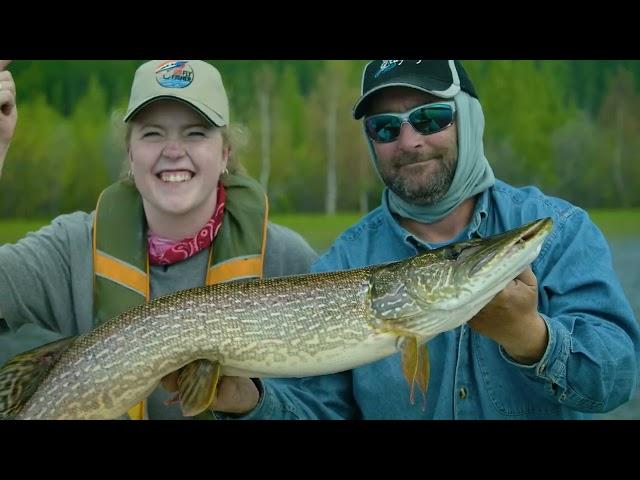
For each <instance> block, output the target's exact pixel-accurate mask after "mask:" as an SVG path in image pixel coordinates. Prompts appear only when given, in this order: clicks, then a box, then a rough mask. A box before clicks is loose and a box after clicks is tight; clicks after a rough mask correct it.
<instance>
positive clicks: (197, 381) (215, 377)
mask: <svg viewBox="0 0 640 480" xmlns="http://www.w3.org/2000/svg"><path fill="white" fill-rule="evenodd" d="M219 380H220V364H219V363H218V362H212V361H210V360H203V359H200V360H195V361H193V362H191V363H188V364H187V365H185V366H184V367H182V369H181V370H180V375H178V398H179V399H180V406H181V408H182V414H183V415H184V416H185V417H195V416H196V415H198V414H199V413H202V412H203V411H205V410H206V409H207V408H208V407H209V406H210V405H211V404H212V403H213V400H214V399H215V398H216V390H217V387H218V381H219Z"/></svg>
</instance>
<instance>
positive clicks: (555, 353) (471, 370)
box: [244, 181, 640, 419]
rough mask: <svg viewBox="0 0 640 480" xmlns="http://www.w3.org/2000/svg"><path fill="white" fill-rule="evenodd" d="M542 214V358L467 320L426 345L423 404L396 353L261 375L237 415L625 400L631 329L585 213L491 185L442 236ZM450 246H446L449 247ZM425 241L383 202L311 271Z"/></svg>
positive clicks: (602, 407)
mask: <svg viewBox="0 0 640 480" xmlns="http://www.w3.org/2000/svg"><path fill="white" fill-rule="evenodd" d="M543 217H551V218H552V219H553V222H554V224H553V229H552V232H551V233H550V234H549V236H548V237H547V239H546V240H545V243H544V245H543V247H542V250H541V252H540V255H539V256H538V258H537V259H536V260H535V261H534V263H533V265H532V268H533V272H534V273H535V275H536V278H537V280H538V311H539V313H540V315H541V317H543V319H544V320H545V322H546V324H547V329H548V333H549V341H548V345H547V348H546V351H545V352H544V354H543V356H542V358H541V360H540V361H539V362H538V363H536V364H534V365H521V364H518V363H517V362H515V361H514V360H513V359H511V358H510V357H509V356H508V355H507V354H506V352H505V351H504V350H503V349H502V348H501V347H500V346H499V345H498V344H497V343H495V342H494V341H493V340H491V339H489V338H487V337H484V336H482V335H480V334H478V333H476V332H474V331H473V330H471V329H470V328H469V327H468V326H467V325H463V326H462V327H459V328H457V329H455V330H452V331H449V332H445V333H443V334H440V335H438V336H437V337H435V338H433V339H432V340H430V341H429V342H428V350H429V358H430V362H431V363H430V365H431V368H430V371H431V376H430V380H429V388H428V391H427V397H426V403H425V402H424V400H423V399H422V398H421V395H420V393H419V392H416V401H415V404H413V405H412V404H411V402H410V400H409V387H408V385H407V382H406V381H405V379H404V376H403V374H402V369H401V364H400V356H399V354H395V355H393V356H391V357H387V358H385V359H383V360H380V361H378V362H375V363H372V364H369V365H366V366H363V367H360V368H356V369H354V370H352V371H347V372H342V373H338V374H334V375H326V376H319V377H309V378H303V379H286V380H275V379H272V380H264V381H263V383H262V395H261V400H260V402H259V403H258V406H257V407H256V409H254V410H253V411H252V412H251V413H250V414H248V415H247V416H245V417H244V418H256V419H258V418H263V419H267V418H272V419H286V418H291V419H296V418H298V419H305V418H364V419H579V418H588V417H589V413H591V412H606V411H610V410H612V409H614V408H616V407H617V406H619V405H621V404H622V403H624V402H626V401H628V400H629V399H630V398H631V397H632V396H633V395H634V393H635V390H636V388H637V385H638V379H639V368H638V367H639V364H640V329H639V327H638V323H637V322H636V319H635V318H634V314H633V311H632V309H631V307H630V305H629V303H628V301H627V299H626V298H625V297H624V294H623V291H622V288H621V286H620V284H619V281H618V279H617V277H616V275H615V273H614V271H613V267H612V262H611V255H610V251H609V247H608V244H607V242H606V240H605V239H604V237H603V235H602V233H601V232H600V231H599V230H598V228H597V227H596V226H595V225H594V224H593V223H592V222H591V220H590V219H589V217H588V215H587V213H586V212H585V211H584V210H582V209H580V208H577V207H575V206H573V205H571V204H569V203H568V202H566V201H563V200H560V199H557V198H553V197H549V196H545V195H544V194H542V192H540V190H538V189H537V188H533V187H526V188H514V187H512V186H509V185H507V184H505V183H504V182H501V181H497V182H496V184H495V186H494V187H491V188H490V189H489V190H487V191H485V192H483V193H482V194H480V195H479V196H478V197H477V201H476V206H475V209H474V213H473V216H472V219H471V222H470V223H469V225H468V226H467V228H466V229H465V230H464V231H463V232H462V234H461V235H460V236H459V237H458V238H456V239H453V240H452V241H459V240H462V239H466V238H478V237H480V238H484V237H487V236H491V235H495V234H499V233H502V232H505V231H507V230H509V229H512V228H516V227H519V226H521V225H523V224H525V223H528V222H530V221H533V220H536V219H539V218H543ZM448 243H449V242H448ZM437 246H440V245H429V244H425V243H424V242H422V241H420V240H419V239H417V238H416V237H415V236H413V235H412V234H411V233H409V232H408V231H406V230H405V229H404V228H402V227H401V226H400V225H399V224H398V222H397V221H396V220H395V219H394V217H393V216H392V214H391V213H390V211H389V209H388V207H387V204H386V202H385V199H384V198H383V202H382V205H381V206H380V207H379V208H377V209H376V210H374V211H372V212H371V213H370V214H369V215H367V216H366V217H364V218H363V219H362V220H361V221H360V222H359V223H358V224H356V225H355V226H353V227H351V228H350V229H349V230H347V231H346V232H345V233H343V234H342V235H341V236H340V237H339V238H338V239H337V240H336V242H335V243H334V244H333V246H332V247H331V248H330V250H329V251H328V252H327V253H325V254H324V255H323V256H322V257H321V258H319V259H318V261H317V262H316V263H315V264H314V267H313V270H314V271H316V272H321V271H333V270H343V269H350V268H357V267H363V266H368V265H372V264H379V263H385V262H391V261H397V260H401V259H405V258H407V257H410V256H412V255H415V254H417V253H419V252H422V251H424V250H425V249H429V248H434V247H437Z"/></svg>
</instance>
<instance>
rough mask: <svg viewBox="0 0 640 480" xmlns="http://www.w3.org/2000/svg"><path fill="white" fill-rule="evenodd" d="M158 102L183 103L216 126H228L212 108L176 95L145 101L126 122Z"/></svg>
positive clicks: (128, 116) (158, 96) (131, 112)
mask: <svg viewBox="0 0 640 480" xmlns="http://www.w3.org/2000/svg"><path fill="white" fill-rule="evenodd" d="M158 100H176V101H178V102H182V103H184V104H186V105H189V106H190V107H192V108H193V109H194V110H196V111H197V112H198V113H199V114H200V115H202V116H203V117H205V118H206V119H207V120H209V121H210V122H211V123H213V124H214V125H216V126H218V127H224V126H226V125H227V122H225V121H224V119H223V118H222V117H221V116H220V115H219V114H218V112H216V111H214V110H211V109H210V108H207V107H206V106H205V105H203V104H202V103H200V102H198V101H196V100H192V99H189V98H185V97H176V96H174V95H156V96H153V97H150V98H148V99H147V100H144V101H143V102H142V103H140V104H139V105H138V106H137V107H135V108H133V109H131V110H130V111H129V112H127V114H126V115H125V117H124V122H125V123H127V122H128V121H129V120H131V118H133V117H134V116H135V115H136V114H137V113H139V112H140V110H142V109H143V108H145V107H147V106H149V105H150V104H151V103H153V102H156V101H158Z"/></svg>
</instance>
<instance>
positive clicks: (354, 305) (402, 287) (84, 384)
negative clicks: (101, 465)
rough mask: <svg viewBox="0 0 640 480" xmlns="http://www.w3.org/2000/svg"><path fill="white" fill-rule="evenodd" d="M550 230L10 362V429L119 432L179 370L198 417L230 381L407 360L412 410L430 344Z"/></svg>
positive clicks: (187, 313) (105, 328)
mask: <svg viewBox="0 0 640 480" xmlns="http://www.w3.org/2000/svg"><path fill="white" fill-rule="evenodd" d="M551 228H552V221H551V219H549V218H547V219H542V220H538V221H535V222H533V223H530V224H528V225H525V226H523V227H520V228H517V229H514V230H511V231H509V232H506V233H504V234H501V235H496V236H493V237H489V238H486V239H472V240H469V241H465V242H461V243H455V244H452V245H449V246H446V247H442V248H439V249H435V250H430V251H426V252H424V253H421V254H419V255H417V256H414V257H411V258H408V259H406V260H403V261H399V262H393V263H389V264H385V265H377V266H371V267H367V268H358V269H352V270H345V271H339V272H332V273H316V274H307V275H297V276H290V277H280V278H272V279H266V280H259V281H247V282H234V283H225V284H218V285H213V286H206V287H201V288H195V289H191V290H185V291H181V292H178V293H175V294H172V295H167V296H164V297H161V298H157V299H154V300H152V301H150V302H148V303H146V304H144V305H140V306H138V307H136V308H133V309H131V310H129V311H127V312H124V313H122V314H120V315H118V316H117V317H114V318H113V319H111V320H109V321H107V322H105V323H103V324H102V325H100V326H98V327H97V328H95V329H93V330H91V331H89V332H87V333H86V334H83V335H80V336H77V337H71V338H67V339H64V340H60V341H57V342H54V343H51V344H48V345H45V346H44V347H40V348H38V349H35V350H32V351H30V352H27V353H25V354H21V355H18V356H17V357H14V358H13V359H12V360H10V361H9V362H7V363H6V364H5V365H4V366H3V367H2V368H1V369H0V418H17V419H113V418H119V417H121V416H122V415H123V414H125V413H126V412H127V411H128V410H129V409H130V408H131V407H132V406H134V405H136V404H137V403H138V402H140V401H141V400H143V399H145V398H146V397H147V396H148V395H149V394H150V393H151V392H152V391H153V390H154V389H155V388H156V387H157V386H158V384H159V382H160V380H161V379H162V378H163V377H164V376H165V375H167V374H169V373H171V372H174V371H176V370H180V369H181V373H180V376H179V380H178V384H179V385H180V388H179V394H178V395H179V396H178V398H177V399H179V401H180V403H181V406H182V408H183V413H184V414H185V415H196V414H198V413H199V412H202V411H203V410H204V409H206V408H207V407H208V406H209V405H210V404H211V402H212V401H213V398H214V395H215V388H216V385H217V382H218V378H219V376H220V375H232V376H244V377H252V378H256V377H264V378H268V377H304V376H314V375H324V374H331V373H335V372H340V371H345V370H349V369H353V368H356V367H358V366H362V365H365V364H368V363H371V362H374V361H377V360H380V359H382V358H384V357H386V356H389V355H392V354H394V353H396V352H398V351H400V353H401V359H402V370H403V373H404V375H405V377H406V379H407V381H408V382H409V385H410V387H411V392H412V395H411V398H412V401H413V388H414V385H417V386H418V387H419V388H420V390H421V391H422V392H423V394H424V393H425V391H426V388H427V386H428V381H429V359H428V351H427V349H426V347H425V344H426V342H427V341H428V340H430V339H431V338H433V337H435V336H436V335H438V334H440V333H442V332H445V331H448V330H451V329H454V328H456V327H459V326H460V325H462V324H464V323H465V322H467V321H469V320H470V319H471V318H473V317H474V315H476V313H478V312H479V311H480V310H481V309H482V308H483V307H484V306H485V305H486V304H487V303H489V302H490V301H491V300H492V298H493V297H494V296H495V295H496V294H497V293H499V292H500V291H501V290H502V289H504V288H505V287H506V285H507V284H508V283H509V282H511V281H512V280H513V279H514V278H515V277H516V276H518V275H519V274H520V272H521V271H522V270H523V269H524V268H525V267H526V266H527V265H529V264H530V263H531V262H533V260H535V258H536V257H537V256H538V254H539V253H540V250H541V248H542V244H543V241H544V239H545V237H546V236H547V235H548V234H549V232H550V231H551ZM183 367H184V368H183Z"/></svg>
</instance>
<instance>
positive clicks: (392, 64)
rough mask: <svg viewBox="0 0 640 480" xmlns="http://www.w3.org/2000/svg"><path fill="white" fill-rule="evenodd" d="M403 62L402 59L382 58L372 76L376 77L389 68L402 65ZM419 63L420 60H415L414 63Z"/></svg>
mask: <svg viewBox="0 0 640 480" xmlns="http://www.w3.org/2000/svg"><path fill="white" fill-rule="evenodd" d="M403 62H404V60H382V63H381V64H380V70H378V71H377V72H376V74H375V75H374V76H373V78H378V77H379V76H380V75H382V74H383V73H386V72H388V71H390V70H393V69H394V68H396V67H399V66H400V65H402V63H403ZM419 63H422V60H417V61H416V65H418V64H419Z"/></svg>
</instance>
